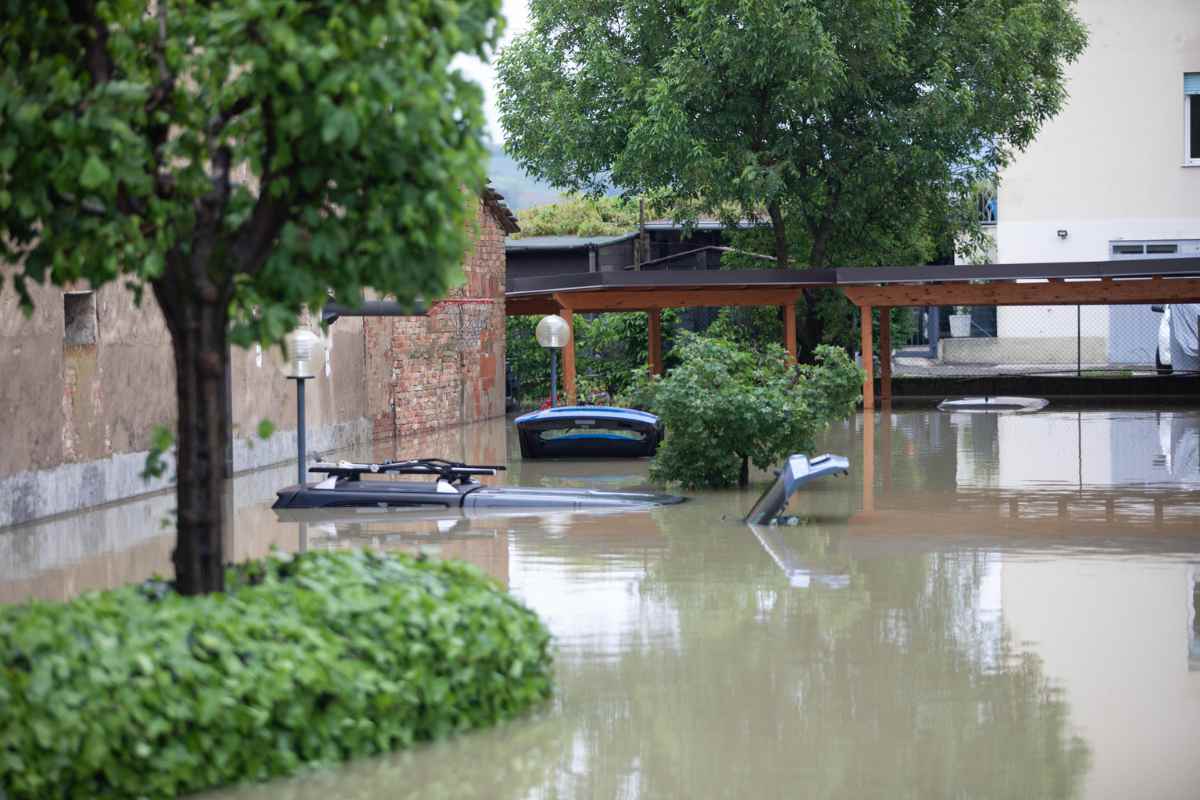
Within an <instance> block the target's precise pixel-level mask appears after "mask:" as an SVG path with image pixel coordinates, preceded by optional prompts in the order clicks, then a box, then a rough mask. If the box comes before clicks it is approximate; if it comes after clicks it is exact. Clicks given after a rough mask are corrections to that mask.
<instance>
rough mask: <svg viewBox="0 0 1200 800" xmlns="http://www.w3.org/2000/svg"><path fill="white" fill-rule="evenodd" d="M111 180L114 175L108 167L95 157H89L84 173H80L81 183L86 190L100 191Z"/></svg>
mask: <svg viewBox="0 0 1200 800" xmlns="http://www.w3.org/2000/svg"><path fill="white" fill-rule="evenodd" d="M111 178H112V173H111V172H109V171H108V167H106V166H104V162H103V161H101V160H100V159H99V158H98V157H96V156H94V155H92V156H88V160H87V161H85V162H84V164H83V171H82V172H80V173H79V183H80V185H81V186H83V188H85V189H99V188H100V187H101V186H103V185H104V184H106V183H108V181H109V180H110V179H111Z"/></svg>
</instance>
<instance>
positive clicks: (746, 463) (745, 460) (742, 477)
mask: <svg viewBox="0 0 1200 800" xmlns="http://www.w3.org/2000/svg"><path fill="white" fill-rule="evenodd" d="M749 485H750V456H742V469H741V471H740V472H738V486H739V487H740V488H742V489H745V488H746V487H747V486H749Z"/></svg>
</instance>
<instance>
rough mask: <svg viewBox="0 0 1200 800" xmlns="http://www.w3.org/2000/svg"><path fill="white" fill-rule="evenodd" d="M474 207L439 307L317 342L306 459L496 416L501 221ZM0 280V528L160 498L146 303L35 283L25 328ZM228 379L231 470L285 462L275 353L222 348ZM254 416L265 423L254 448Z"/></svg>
mask: <svg viewBox="0 0 1200 800" xmlns="http://www.w3.org/2000/svg"><path fill="white" fill-rule="evenodd" d="M477 209H478V212H477V216H476V219H475V220H474V221H473V222H472V223H471V224H472V229H473V231H475V232H477V234H478V242H477V243H476V246H475V247H474V248H473V249H472V251H471V253H470V254H469V256H468V258H467V259H466V261H465V263H464V265H463V271H464V275H465V283H464V285H463V287H462V288H461V289H459V290H457V291H456V292H455V293H454V294H453V297H452V301H451V302H447V303H442V304H439V305H435V307H434V308H433V309H432V311H431V313H430V315H429V316H428V317H409V318H383V319H363V318H357V317H343V318H341V319H339V320H338V321H337V322H336V323H334V324H333V325H332V326H331V327H330V329H329V332H328V333H327V334H320V331H319V330H317V332H318V333H319V334H320V335H322V336H323V338H324V344H325V348H324V349H325V356H324V361H323V363H322V364H321V369H319V371H318V375H317V377H316V378H315V379H313V380H311V381H309V382H308V384H307V387H306V394H307V402H306V405H305V413H306V417H307V420H306V421H307V428H308V436H307V447H308V452H309V453H310V454H314V453H320V452H325V451H330V450H336V449H342V448H346V447H350V446H354V445H357V444H364V443H367V442H370V441H372V440H373V439H378V438H391V437H393V436H395V435H397V434H408V433H411V432H413V431H418V430H430V429H434V428H438V427H443V426H448V425H455V424H458V423H460V422H463V421H472V420H478V419H486V418H488V417H492V416H497V415H502V414H503V413H504V235H505V226H507V227H514V224H513V222H512V218H511V215H510V214H509V213H508V211H507V209H505V208H504V207H503V205H502V204H500V202H499V198H498V196H496V195H495V194H494V193H485V197H484V199H483V200H481V201H478V204H477ZM0 276H2V277H4V278H5V280H4V284H3V288H2V289H0V414H3V419H4V420H5V422H4V424H3V426H2V427H0V527H2V526H5V525H11V524H17V523H22V522H27V521H30V520H34V519H39V518H42V517H47V516H52V515H55V514H62V513H66V512H70V511H76V510H78V509H81V508H87V507H90V506H95V505H99V504H103V503H108V502H113V501H116V500H121V499H124V498H127V497H132V496H135V495H138V494H144V493H146V492H152V491H158V490H161V489H164V488H166V487H168V486H169V485H170V483H169V476H170V474H171V473H172V472H173V470H172V469H168V471H167V476H168V477H164V478H161V479H156V480H151V481H144V480H143V479H142V478H141V477H140V473H141V471H142V468H143V466H144V464H145V457H146V452H147V450H148V449H149V447H150V439H151V435H152V432H153V430H154V428H155V427H156V426H158V425H167V426H170V427H173V426H174V423H175V414H176V398H175V375H174V371H175V370H174V363H173V357H172V351H171V342H170V337H169V335H168V332H167V329H166V325H165V323H164V321H163V318H162V314H161V313H160V311H159V309H158V307H157V305H156V304H155V302H154V300H153V297H152V296H150V295H147V296H146V297H145V300H144V302H143V304H142V305H141V306H140V307H139V306H137V305H136V304H135V303H134V300H133V295H132V294H131V293H130V292H129V291H128V290H126V289H125V288H124V287H123V286H120V285H115V284H114V285H109V286H105V287H102V288H100V289H99V290H98V291H96V292H94V293H91V295H90V297H89V296H88V295H87V294H86V293H84V294H80V293H74V294H70V296H68V294H69V293H67V292H64V291H63V290H62V289H58V288H55V287H48V286H47V287H34V291H33V296H34V302H35V311H34V313H33V315H32V317H31V318H29V319H26V318H25V317H24V316H23V315H22V314H21V313H20V311H19V309H18V304H17V297H16V293H15V291H13V289H12V287H11V285H10V284H11V282H10V281H9V280H8V275H7V274H6V273H4V272H3V270H0ZM73 288H78V289H79V290H81V291H83V290H86V289H87V287H86V286H81V287H73ZM458 299H464V300H465V302H462V303H458V302H453V301H454V300H458ZM67 306H70V308H71V312H72V313H71V319H68V318H67V316H68V315H67V312H66V310H65V308H66V307H67ZM80 309H83V312H82V313H81V311H80ZM92 309H94V310H92ZM310 327H311V328H313V329H314V330H316V326H313V325H311V324H310ZM80 342H82V343H80ZM230 382H231V397H232V412H233V467H234V470H235V471H242V470H247V469H253V468H257V467H261V466H265V465H269V464H277V463H280V462H282V461H287V460H290V459H294V458H295V457H296V430H295V427H296V426H295V420H296V389H295V385H294V383H293V382H292V381H288V380H286V379H285V378H284V374H283V369H282V352H281V350H280V349H279V348H269V349H265V350H264V349H262V348H257V347H255V348H251V349H249V350H242V349H240V348H233V349H232V350H231V353H230ZM262 420H270V421H271V422H272V423H274V426H275V432H274V433H273V435H271V436H270V437H269V438H268V439H266V440H262V439H259V438H258V435H257V434H258V425H259V423H260V422H261V421H262Z"/></svg>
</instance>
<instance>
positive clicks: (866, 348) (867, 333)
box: [858, 306, 875, 411]
mask: <svg viewBox="0 0 1200 800" xmlns="http://www.w3.org/2000/svg"><path fill="white" fill-rule="evenodd" d="M858 310H859V313H860V314H861V316H862V319H861V328H862V337H861V339H862V341H861V343H860V350H861V352H862V368H863V372H865V373H866V377H865V378H864V379H863V410H864V411H874V410H875V363H874V351H875V347H874V344H873V343H872V341H871V311H872V309H871V306H859V307H858Z"/></svg>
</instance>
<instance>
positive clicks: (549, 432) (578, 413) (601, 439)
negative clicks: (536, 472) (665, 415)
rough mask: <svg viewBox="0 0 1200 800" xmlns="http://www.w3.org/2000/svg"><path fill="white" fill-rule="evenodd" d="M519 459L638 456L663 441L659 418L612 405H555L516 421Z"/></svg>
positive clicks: (648, 452) (651, 449)
mask: <svg viewBox="0 0 1200 800" xmlns="http://www.w3.org/2000/svg"><path fill="white" fill-rule="evenodd" d="M515 422H516V426H517V435H518V438H519V439H520V440H521V458H639V457H642V456H652V455H654V451H655V450H657V449H658V443H659V442H660V441H661V440H662V435H663V428H662V423H661V422H659V419H658V417H656V416H654V415H653V414H650V413H647V412H645V411H637V410H635V409H632V408H614V407H612V406H558V407H556V408H547V409H545V410H543V411H534V412H532V413H529V414H522V415H521V416H519V417H517V418H516V420H515Z"/></svg>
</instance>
